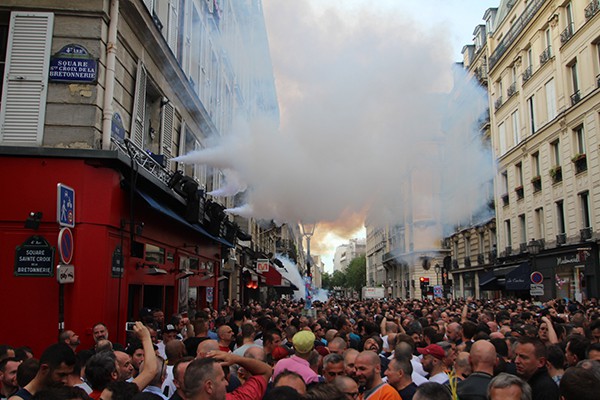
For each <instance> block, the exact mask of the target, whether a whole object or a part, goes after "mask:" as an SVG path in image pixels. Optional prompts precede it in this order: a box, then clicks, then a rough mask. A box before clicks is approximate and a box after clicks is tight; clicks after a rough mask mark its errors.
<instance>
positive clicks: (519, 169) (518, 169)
mask: <svg viewBox="0 0 600 400" xmlns="http://www.w3.org/2000/svg"><path fill="white" fill-rule="evenodd" d="M515 179H516V180H517V187H515V193H516V194H517V200H521V199H522V198H523V197H524V196H525V193H524V189H523V164H521V163H518V164H516V165H515Z"/></svg>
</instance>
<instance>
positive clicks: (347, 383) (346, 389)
mask: <svg viewBox="0 0 600 400" xmlns="http://www.w3.org/2000/svg"><path fill="white" fill-rule="evenodd" d="M333 384H334V385H335V386H336V387H337V388H338V389H340V390H341V391H342V393H344V394H345V395H346V398H348V399H349V398H352V399H355V398H356V397H357V396H358V383H356V381H355V380H354V379H352V378H350V377H349V376H336V377H335V379H334V380H333Z"/></svg>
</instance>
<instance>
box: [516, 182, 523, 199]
mask: <svg viewBox="0 0 600 400" xmlns="http://www.w3.org/2000/svg"><path fill="white" fill-rule="evenodd" d="M515 193H516V194H517V200H522V199H523V197H525V190H524V189H523V185H521V186H517V187H516V188H515Z"/></svg>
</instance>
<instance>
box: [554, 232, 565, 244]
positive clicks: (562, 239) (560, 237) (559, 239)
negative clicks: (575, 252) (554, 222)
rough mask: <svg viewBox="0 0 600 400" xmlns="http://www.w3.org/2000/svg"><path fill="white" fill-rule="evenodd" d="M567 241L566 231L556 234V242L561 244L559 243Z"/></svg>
mask: <svg viewBox="0 0 600 400" xmlns="http://www.w3.org/2000/svg"><path fill="white" fill-rule="evenodd" d="M565 243H567V234H566V233H559V234H558V235H556V244H558V245H561V244H565Z"/></svg>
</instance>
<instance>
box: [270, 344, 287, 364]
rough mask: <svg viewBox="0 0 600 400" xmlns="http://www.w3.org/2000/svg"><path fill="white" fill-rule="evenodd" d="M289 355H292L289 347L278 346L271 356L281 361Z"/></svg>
mask: <svg viewBox="0 0 600 400" xmlns="http://www.w3.org/2000/svg"><path fill="white" fill-rule="evenodd" d="M289 355H290V352H289V351H287V349H286V348H285V347H283V346H277V347H275V348H274V349H273V351H272V352H271V356H272V357H273V360H275V361H279V360H281V359H282V358H286V357H287V356H289Z"/></svg>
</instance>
